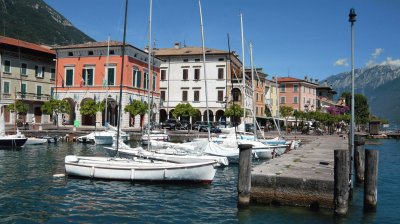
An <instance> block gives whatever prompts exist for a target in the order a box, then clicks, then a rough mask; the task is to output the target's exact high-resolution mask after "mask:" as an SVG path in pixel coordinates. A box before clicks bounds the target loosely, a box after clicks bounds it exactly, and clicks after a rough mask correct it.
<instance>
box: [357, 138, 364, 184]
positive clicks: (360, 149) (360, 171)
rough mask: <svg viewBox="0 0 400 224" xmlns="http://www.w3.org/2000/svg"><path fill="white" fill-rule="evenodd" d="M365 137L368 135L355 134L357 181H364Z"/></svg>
mask: <svg viewBox="0 0 400 224" xmlns="http://www.w3.org/2000/svg"><path fill="white" fill-rule="evenodd" d="M365 138H366V135H363V134H356V135H354V173H355V178H356V183H364V162H365V149H364V145H365Z"/></svg>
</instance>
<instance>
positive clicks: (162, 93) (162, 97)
mask: <svg viewBox="0 0 400 224" xmlns="http://www.w3.org/2000/svg"><path fill="white" fill-rule="evenodd" d="M161 100H162V101H165V91H164V90H163V91H161Z"/></svg>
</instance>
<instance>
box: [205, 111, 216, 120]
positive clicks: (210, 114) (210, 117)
mask: <svg viewBox="0 0 400 224" xmlns="http://www.w3.org/2000/svg"><path fill="white" fill-rule="evenodd" d="M208 119H209V120H208V121H210V122H213V121H214V114H213V112H212V111H211V110H208ZM203 121H207V110H205V111H204V113H203Z"/></svg>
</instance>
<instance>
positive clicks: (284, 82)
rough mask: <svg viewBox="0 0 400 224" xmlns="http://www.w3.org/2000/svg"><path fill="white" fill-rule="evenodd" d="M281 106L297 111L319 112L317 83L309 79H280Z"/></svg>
mask: <svg viewBox="0 0 400 224" xmlns="http://www.w3.org/2000/svg"><path fill="white" fill-rule="evenodd" d="M278 84H279V106H289V107H292V108H293V109H294V110H297V111H305V112H309V111H316V110H317V90H316V88H317V86H318V84H317V83H316V82H313V80H312V79H308V78H307V77H305V78H304V80H302V79H297V78H293V77H278Z"/></svg>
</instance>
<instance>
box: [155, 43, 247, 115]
mask: <svg viewBox="0 0 400 224" xmlns="http://www.w3.org/2000/svg"><path fill="white" fill-rule="evenodd" d="M154 52H155V55H156V57H158V58H160V59H161V60H162V61H163V62H162V63H161V65H160V76H161V81H160V98H161V103H160V104H161V105H160V121H165V120H166V119H168V118H172V111H173V110H174V108H175V106H176V105H178V104H180V103H189V104H191V105H192V106H193V107H194V108H196V109H199V110H200V112H201V115H202V116H201V117H197V118H193V119H195V120H202V121H206V120H207V104H206V102H208V109H209V118H210V121H220V120H225V116H224V113H225V112H224V111H225V109H226V107H227V101H228V97H227V95H228V96H229V95H230V94H229V92H230V89H229V87H228V82H230V81H229V80H230V77H231V68H232V70H233V69H234V68H240V66H241V62H240V60H239V59H238V58H237V56H235V55H234V54H233V53H230V54H229V52H228V51H222V50H216V49H209V48H206V62H205V67H206V68H205V71H206V74H205V76H204V64H203V51H202V48H201V47H186V46H184V47H181V46H180V44H178V43H176V44H175V46H174V48H162V49H154ZM206 85H207V89H206ZM227 92H228V94H227ZM206 98H207V101H206ZM192 122H194V120H192Z"/></svg>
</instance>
